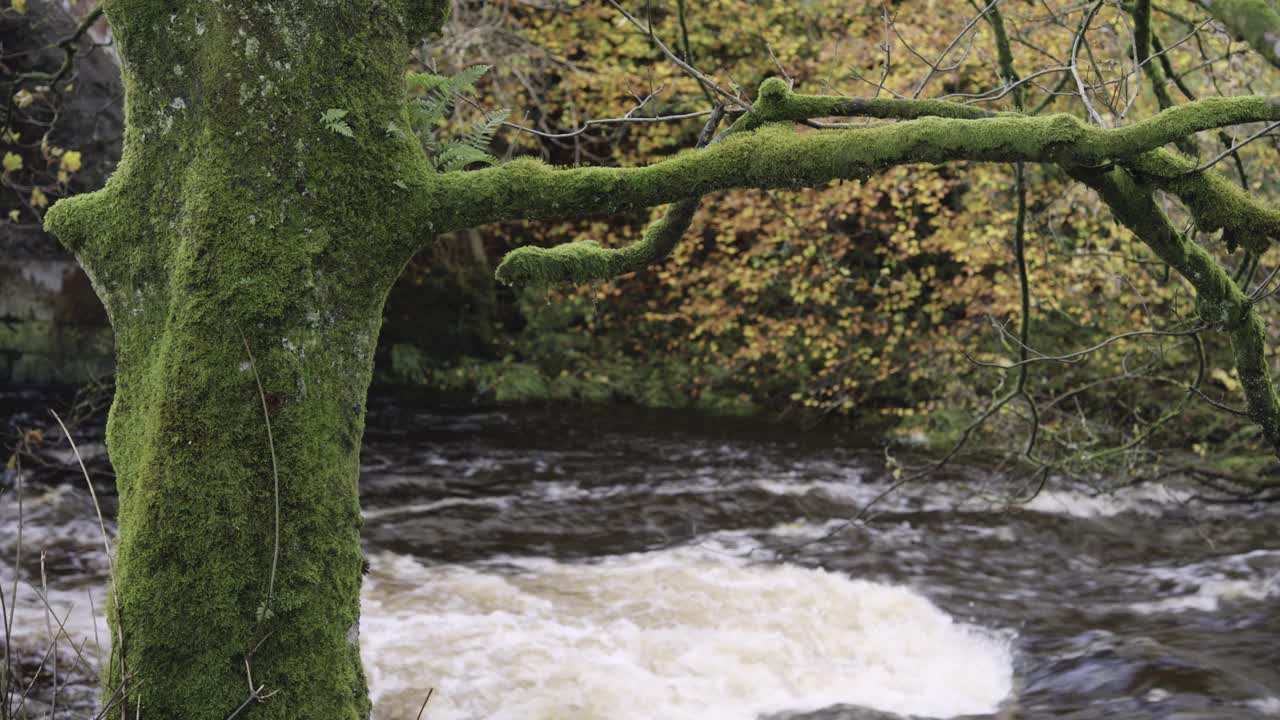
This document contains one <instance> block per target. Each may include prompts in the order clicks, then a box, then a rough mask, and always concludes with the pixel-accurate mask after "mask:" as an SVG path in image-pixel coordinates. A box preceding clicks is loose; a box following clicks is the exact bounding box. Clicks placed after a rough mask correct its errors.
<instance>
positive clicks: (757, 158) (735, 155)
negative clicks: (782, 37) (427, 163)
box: [411, 82, 1280, 232]
mask: <svg viewBox="0 0 1280 720" xmlns="http://www.w3.org/2000/svg"><path fill="white" fill-rule="evenodd" d="M771 94H772V87H771V83H770V82H766V86H765V87H763V88H762V96H763V97H762V100H763V101H764V102H763V104H764V106H765V107H769V105H770V104H771V103H772V104H781V105H782V106H783V107H784V108H791V107H793V104H795V105H804V106H805V107H807V111H812V112H813V113H818V114H822V113H826V111H828V110H831V109H833V108H836V107H845V108H847V107H848V102H849V101H848V99H844V98H841V99H838V102H837V101H836V100H827V99H823V100H822V103H825V105H823V106H822V107H817V106H818V105H819V104H820V103H819V102H818V101H817V100H814V99H813V97H814V96H809V97H806V96H787V95H785V94H784V95H783V96H782V97H781V98H775V99H774V100H769V97H770V95H771ZM884 102H885V103H889V105H884V104H880V105H876V106H874V107H876V108H877V111H880V109H882V108H891V107H892V103H894V102H895V101H891V100H888V101H884ZM841 103H843V105H841ZM758 104H760V103H758ZM903 107H904V108H905V109H904V110H903V112H904V113H908V112H912V108H913V107H914V104H912V105H904V106H903ZM959 107H966V106H959ZM777 112H783V111H782V110H778V111H777ZM787 112H789V111H787ZM827 114H829V113H827ZM887 114H888V113H887V112H886V115H887ZM769 115H770V116H771V117H776V115H773V112H772V111H771V112H770V113H769ZM1274 120H1280V99H1276V98H1270V97H1263V96H1248V97H1239V98H1212V99H1205V100H1199V101H1196V102H1193V103H1187V104H1184V105H1181V106H1178V107H1175V108H1171V109H1169V110H1166V111H1164V112H1162V113H1160V114H1158V115H1156V116H1154V117H1152V118H1150V119H1148V120H1145V121H1143V122H1140V123H1136V124H1134V125H1131V126H1128V127H1124V128H1116V129H1102V128H1097V127H1091V126H1087V125H1085V124H1084V123H1083V122H1081V121H1080V120H1079V119H1077V118H1075V117H1073V116H1071V115H1063V114H1059V115H1050V116H1045V117H1025V116H1019V115H998V116H995V117H986V118H984V119H980V120H961V119H950V118H940V117H936V116H934V117H921V118H919V119H915V120H910V121H905V122H899V123H894V124H891V125H880V126H871V127H865V128H851V129H842V130H832V131H822V132H803V131H796V130H795V129H793V128H792V127H791V126H790V124H787V123H776V122H770V123H766V124H764V125H762V126H761V127H760V128H758V129H756V130H754V131H752V132H744V133H738V134H735V135H734V136H733V137H730V138H727V139H726V140H725V141H724V142H722V143H719V144H718V145H715V146H713V147H708V148H706V149H704V150H699V151H690V152H686V153H682V154H680V155H677V156H676V157H674V158H671V159H669V160H665V161H663V162H659V163H655V164H653V165H649V166H647V167H641V168H574V169H557V168H553V167H550V166H548V165H545V164H543V163H541V162H537V161H533V160H517V161H513V162H510V163H507V164H505V165H502V166H499V167H496V168H492V169H486V170H478V171H474V172H460V173H446V174H444V175H438V176H431V177H423V178H419V179H418V183H419V185H420V189H421V190H422V192H419V193H417V195H416V197H417V207H416V208H414V209H413V210H411V212H413V213H414V214H415V216H417V217H421V218H423V220H424V223H423V224H424V225H425V224H426V223H427V222H430V223H432V229H433V230H434V231H436V232H445V231H450V230H456V229H461V228H465V227H472V226H475V225H482V224H486V223H492V222H500V221H506V220H518V219H533V218H548V217H566V216H580V215H584V214H585V215H592V214H605V213H612V212H620V211H627V210H634V209H639V208H645V207H652V206H654V205H662V204H666V203H670V202H675V201H678V200H682V199H686V198H690V197H695V196H698V195H704V194H706V193H709V192H715V191H718V190H727V189H731V188H794V187H812V186H817V185H822V184H825V183H828V182H831V181H833V180H840V179H861V178H865V177H867V176H869V175H871V174H872V173H875V172H877V171H879V170H882V169H884V168H886V167H890V166H893V165H900V164H909V163H942V162H950V161H957V160H970V161H983V162H1019V161H1023V162H1052V163H1059V164H1062V165H1065V166H1093V165H1101V164H1105V163H1108V162H1112V161H1115V160H1118V159H1125V158H1133V157H1136V156H1139V155H1142V154H1143V153H1147V152H1150V151H1152V150H1155V149H1157V148H1159V147H1161V146H1163V145H1165V144H1167V143H1170V142H1173V141H1175V140H1177V139H1179V138H1182V137H1185V136H1187V135H1189V134H1191V133H1194V132H1197V131H1200V130H1207V129H1212V128H1217V127H1223V126H1226V125H1233V124H1239V123H1247V122H1258V121H1274ZM735 127H736V126H735Z"/></svg>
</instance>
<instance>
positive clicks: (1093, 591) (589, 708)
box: [0, 391, 1280, 720]
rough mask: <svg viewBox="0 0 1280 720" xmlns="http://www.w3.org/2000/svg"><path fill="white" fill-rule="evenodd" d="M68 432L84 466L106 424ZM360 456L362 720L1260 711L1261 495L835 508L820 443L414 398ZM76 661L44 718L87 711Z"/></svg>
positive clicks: (807, 435) (70, 533)
mask: <svg viewBox="0 0 1280 720" xmlns="http://www.w3.org/2000/svg"><path fill="white" fill-rule="evenodd" d="M46 402H48V398H47V397H46V396H45V395H44V394H42V393H40V392H35V391H9V392H5V391H0V418H5V417H8V418H9V419H10V420H9V421H7V422H6V423H5V427H6V428H9V427H10V426H12V425H13V424H14V423H15V422H17V423H20V424H28V425H29V424H31V423H34V422H37V421H39V422H41V423H43V422H44V421H43V420H39V418H41V417H42V415H41V413H42V408H43V407H44V404H45V403H46ZM76 434H77V437H78V438H79V439H80V440H81V442H82V445H83V448H82V449H83V450H84V451H85V452H86V454H87V455H89V456H90V457H91V459H93V460H94V463H93V465H94V467H95V472H96V473H98V474H101V473H102V472H103V470H104V469H105V463H104V462H103V459H102V453H103V450H102V445H101V427H100V426H99V425H97V424H95V423H94V422H93V421H90V422H89V423H87V424H85V425H82V426H81V428H80V429H77V430H76ZM362 464H363V475H362V480H361V488H362V495H363V503H364V508H365V518H366V525H365V531H364V533H365V534H364V537H365V552H366V554H367V555H368V557H369V561H370V571H369V574H368V575H367V576H366V580H365V590H364V610H363V619H362V622H361V644H362V651H363V653H364V656H365V661H366V665H367V671H368V675H369V682H370V687H371V692H372V694H373V698H374V703H375V717H376V718H379V719H380V720H402V719H407V720H412V719H413V718H415V717H416V715H417V712H418V709H419V706H420V705H421V704H422V701H423V698H424V696H425V694H426V692H427V690H428V689H432V690H433V695H432V698H431V701H430V704H429V705H428V708H427V711H426V713H425V714H424V717H425V718H429V720H652V719H653V718H662V719H663V720H757V719H760V720H855V719H857V720H870V719H876V720H884V719H887V718H897V717H923V718H1001V719H1012V718H1072V719H1078V720H1090V719H1095V718H1096V719H1099V720H1101V719H1103V718H1107V719H1110V718H1169V719H1173V718H1177V719H1179V720H1192V719H1207V718H1231V719H1238V720H1250V719H1254V718H1271V717H1280V606H1277V603H1276V598H1277V597H1278V596H1280V533H1278V532H1277V531H1276V529H1275V528H1276V521H1277V519H1278V518H1280V508H1276V507H1251V506H1241V505H1206V504H1203V503H1199V502H1189V501H1188V498H1189V496H1190V492H1191V491H1190V490H1189V489H1188V488H1185V487H1179V486H1169V487H1163V486H1143V487H1138V488H1131V489H1126V490H1121V491H1118V492H1113V493H1101V494H1100V493H1098V492H1097V491H1096V490H1095V489H1094V488H1092V487H1088V486H1069V485H1066V484H1065V483H1064V482H1063V481H1060V480H1054V481H1051V482H1050V483H1049V484H1048V486H1047V487H1046V488H1045V489H1044V490H1043V491H1042V492H1041V493H1040V494H1039V495H1038V496H1037V497H1036V498H1035V499H1034V500H1032V501H1030V502H1028V503H1010V502H1008V500H1009V498H1010V497H1011V493H1014V492H1015V490H1016V489H1015V488H1012V487H1010V482H1009V481H1008V480H1007V479H1005V478H1004V477H1003V476H1001V475H1000V474H998V473H994V472H990V471H985V470H981V469H978V468H973V467H958V468H950V469H947V470H945V471H943V472H942V473H940V474H939V475H937V476H936V477H934V478H932V479H930V480H929V481H927V482H918V483H915V484H912V485H909V486H907V487H904V488H902V489H901V490H899V491H896V492H894V493H892V494H890V495H889V496H888V497H887V498H885V499H883V500H882V501H880V502H879V503H878V504H877V505H876V506H875V510H874V512H873V513H872V514H871V516H870V517H869V518H868V519H867V520H865V521H859V522H850V520H849V519H850V518H852V517H853V516H855V515H857V514H858V512H859V511H860V510H861V509H862V507H863V506H864V505H866V504H867V503H868V502H869V501H871V500H872V499H874V498H876V497H877V496H878V495H879V494H880V493H881V492H882V491H883V490H885V489H886V488H887V487H888V486H889V484H890V483H891V477H890V476H889V473H888V472H886V470H885V469H884V463H883V461H882V457H881V456H880V455H879V454H877V453H875V452H874V451H869V450H861V449H856V448H851V447H848V446H847V444H846V443H844V442H842V441H841V440H840V439H839V438H838V437H836V436H833V435H828V434H824V433H820V432H802V431H800V430H798V429H788V428H787V427H785V426H780V425H775V424H767V423H759V422H749V421H736V420H735V421H729V420H719V419H712V418H707V417H705V416H690V415H687V414H682V413H669V412H651V411H643V410H639V409H633V408H625V407H610V408H578V407H567V406H559V407H549V408H517V409H501V410H494V409H484V408H477V407H473V406H467V405H458V406H453V407H450V406H447V405H443V404H441V403H440V402H438V401H436V400H433V399H430V398H427V397H426V396H419V395H416V394H413V393H405V392H394V393H392V392H382V393H375V394H374V396H373V397H372V398H371V400H370V410H369V421H368V429H367V433H366V441H365V449H364V454H363V461H362ZM13 478H14V475H13V473H9V474H8V475H7V476H6V490H5V492H4V494H3V495H2V496H0V558H3V560H2V561H0V582H3V583H4V586H5V587H6V592H7V588H8V586H9V583H10V582H12V578H13V571H14V568H13V562H12V561H13V548H14V542H15V540H16V526H17V522H16V520H17V507H16V502H15V498H16V494H15V493H13V492H11V490H12V488H9V487H7V486H8V485H11V484H12V483H13ZM27 484H28V487H27V490H26V492H25V493H24V523H25V527H24V531H23V532H24V545H25V547H26V548H27V549H26V553H27V555H26V560H25V561H24V562H23V563H22V568H23V577H24V579H28V578H34V579H35V582H36V583H37V584H39V577H40V575H39V573H40V562H39V560H40V558H39V555H38V554H37V553H38V552H39V551H43V552H44V568H45V575H46V583H47V586H48V588H49V597H50V603H51V605H52V606H53V607H54V610H55V612H57V613H58V615H59V617H61V616H62V615H63V614H64V613H66V616H67V620H66V626H67V628H68V630H69V632H70V633H71V634H72V635H73V636H76V637H79V638H82V639H83V641H84V642H85V648H84V650H83V651H82V653H81V654H83V655H84V656H85V657H86V659H87V662H89V663H90V664H91V663H93V662H94V660H93V658H94V657H99V656H101V653H103V652H104V651H105V649H104V648H102V647H101V645H102V644H103V642H104V641H105V637H106V635H105V627H104V626H103V624H102V620H101V618H100V617H95V612H94V610H95V609H96V610H97V612H98V613H100V612H101V607H102V598H103V593H104V588H105V583H106V577H107V566H106V561H105V558H104V552H103V548H102V541H101V536H100V533H99V531H98V528H97V521H96V519H95V517H94V513H93V507H92V503H91V502H90V501H89V499H88V493H87V491H86V490H85V488H84V483H83V480H77V479H76V477H75V476H74V475H73V474H72V473H69V472H67V471H66V470H65V469H59V468H53V469H50V468H44V469H39V468H37V469H35V470H33V471H32V472H31V473H29V474H28V477H27ZM98 486H99V488H100V489H101V490H103V491H106V490H108V489H109V486H110V482H109V478H106V477H101V478H100V481H99V485H98ZM112 503H113V501H112V498H111V497H110V496H109V494H108V496H107V497H106V498H105V500H104V506H105V507H106V509H107V511H108V513H110V511H111V509H112ZM108 530H109V531H110V528H108ZM90 596H92V598H93V599H92V602H91V601H90ZM18 606H19V612H18V616H19V617H18V621H17V622H16V623H15V624H16V630H15V636H14V644H15V646H18V648H19V654H22V655H23V656H24V657H26V658H28V663H29V662H30V660H29V659H30V658H31V657H32V656H38V655H39V654H40V653H42V652H43V648H44V647H45V642H46V639H47V637H48V628H47V623H46V613H45V612H44V610H43V606H42V605H41V604H40V601H39V600H38V598H37V597H36V595H35V593H34V592H33V591H31V589H30V588H23V589H22V590H20V592H19V603H18ZM95 636H96V637H95ZM57 658H58V662H59V663H60V666H61V667H62V668H63V670H62V672H63V673H64V675H65V674H66V672H67V669H68V668H70V667H72V666H74V665H76V664H77V657H76V655H75V653H74V650H72V649H70V648H66V647H63V648H60V649H59V653H58V654H57ZM83 664H84V663H80V665H81V667H76V668H75V673H73V674H72V675H71V678H72V679H71V682H70V684H69V686H68V687H67V688H66V689H65V690H63V691H61V693H60V697H59V701H58V702H59V707H60V708H65V709H64V710H62V711H60V713H59V715H58V717H68V718H72V717H85V716H88V715H89V714H90V712H91V711H90V707H91V705H92V703H93V692H92V690H91V685H92V678H93V676H94V674H95V671H94V670H92V669H86V668H85V667H83ZM38 695H40V693H39V692H38V691H37V692H35V693H33V697H36V696H38ZM45 695H46V696H47V695H48V693H47V692H46V693H45ZM37 699H39V698H37ZM43 700H44V701H46V702H47V701H48V700H50V698H49V697H43ZM77 713H79V714H77Z"/></svg>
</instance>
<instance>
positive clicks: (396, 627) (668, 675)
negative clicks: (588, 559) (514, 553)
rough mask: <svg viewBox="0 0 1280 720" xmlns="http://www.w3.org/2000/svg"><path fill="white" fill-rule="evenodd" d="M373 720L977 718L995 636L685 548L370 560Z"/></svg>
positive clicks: (904, 604) (1004, 655) (905, 604)
mask: <svg viewBox="0 0 1280 720" xmlns="http://www.w3.org/2000/svg"><path fill="white" fill-rule="evenodd" d="M371 560H372V568H371V573H370V575H369V576H368V578H366V584H365V596H364V618H363V620H362V623H361V629H362V637H361V643H362V648H363V654H364V658H365V663H366V670H367V672H368V674H369V682H370V687H371V690H372V693H373V697H374V703H375V704H374V707H375V712H374V714H375V717H376V718H378V720H400V719H401V718H413V717H415V716H416V714H417V711H418V708H419V706H420V705H421V703H422V699H423V696H424V695H425V693H426V692H427V689H428V688H434V689H435V693H434V695H433V696H432V699H431V705H430V707H429V708H428V714H429V716H430V717H431V718H432V720H482V719H483V720H652V719H653V718H663V720H755V718H757V717H758V716H759V715H761V714H767V713H774V712H783V711H810V710H816V709H820V708H823V707H828V706H831V705H836V704H841V703H847V704H855V705H863V706H869V707H872V708H876V709H878V710H882V711H887V712H894V713H900V714H903V715H918V716H930V717H950V716H955V715H964V714H971V713H989V712H993V711H994V710H995V709H996V708H997V706H998V705H999V704H1000V702H1001V701H1002V700H1003V699H1004V698H1005V697H1006V696H1007V695H1008V694H1009V692H1010V689H1011V687H1012V654H1011V649H1010V642H1009V640H1008V638H1007V637H1003V636H1001V635H1000V634H998V633H993V632H990V631H987V630H983V629H980V628H976V627H972V626H967V625H964V624H961V623H957V622H955V621H953V620H952V619H951V617H949V616H948V615H947V614H946V613H944V612H943V611H942V610H940V609H938V608H937V607H936V606H934V605H933V604H932V603H930V602H929V601H928V600H927V599H926V598H924V597H923V596H921V595H919V594H918V593H916V592H913V591H912V590H910V589H907V588H904V587H896V586H890V585H883V584H877V583H871V582H865V581H860V580H853V579H850V578H848V577H846V576H843V575H840V574H837V573H828V572H824V571H822V570H815V569H806V568H800V567H796V566H789V565H766V564H751V563H749V562H747V561H746V560H744V559H742V558H740V557H733V556H731V555H726V554H720V553H714V552H708V551H707V550H706V549H703V548H698V547H686V548H680V549H675V550H664V551H658V552H652V553H643V554H635V555H622V556H614V557H610V558H607V559H604V560H601V561H598V562H593V563H588V564H570V563H561V562H557V561H555V560H551V559H532V560H511V561H509V562H508V563H507V564H505V565H492V566H471V567H466V566H457V565H445V566H434V567H427V566H424V565H422V564H420V563H418V562H417V561H416V560H414V559H412V558H410V557H407V556H403V555H395V554H389V553H387V554H382V555H379V556H376V557H374V558H372V559H371Z"/></svg>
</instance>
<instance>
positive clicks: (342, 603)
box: [47, 0, 445, 720]
mask: <svg viewBox="0 0 1280 720" xmlns="http://www.w3.org/2000/svg"><path fill="white" fill-rule="evenodd" d="M444 5H445V3H443V2H441V1H440V0H430V1H419V2H410V1H409V0H404V1H403V2H391V3H387V2H380V1H375V0H355V1H354V2H343V3H321V4H314V5H307V6H299V5H296V4H290V5H279V4H268V3H250V2H229V3H228V2H221V1H218V2H215V1H214V0H196V1H193V2H189V3H183V4H181V7H177V6H174V5H173V4H172V3H165V2H159V0H109V2H108V4H107V13H108V15H109V16H110V19H111V21H112V25H113V28H114V29H115V30H116V32H117V41H118V44H119V48H120V51H121V53H122V54H123V56H124V71H125V85H126V112H127V117H128V123H129V126H128V128H127V130H126V139H125V150H124V157H123V159H122V161H121V164H120V167H119V170H118V171H117V173H116V174H115V175H114V176H113V177H112V178H111V180H110V181H109V183H108V185H107V187H106V188H105V189H104V190H103V191H101V192H99V193H95V194H93V195H88V196H80V197H76V198H73V199H71V200H69V201H63V202H59V203H58V204H57V205H56V206H55V207H54V208H52V209H51V211H50V213H49V214H48V217H47V222H48V226H49V228H50V229H51V230H52V231H53V232H54V233H56V234H57V235H58V237H59V238H60V239H62V240H63V241H64V242H65V243H66V244H67V245H68V247H70V248H71V249H72V250H73V251H75V252H76V253H77V255H78V256H79V257H80V259H81V261H82V263H83V265H84V266H85V267H86V269H87V271H88V272H89V274H90V276H91V277H92V279H93V281H94V285H95V288H96V289H97V290H98V292H99V294H100V295H101V296H102V298H103V300H104V303H105V305H106V306H107V309H108V312H109V315H110V317H111V319H112V323H113V326H114V329H115V333H116V354H117V393H116V398H115V402H114V404H113V407H112V411H111V415H110V419H109V422H108V430H107V443H108V448H109V451H110V454H111V459H112V463H113V465H114V467H115V469H116V472H117V483H118V486H119V490H120V526H119V527H120V540H119V551H118V556H117V560H116V577H115V581H116V583H117V585H118V587H119V598H118V599H119V602H118V604H117V603H116V602H115V601H114V600H113V602H112V609H111V610H110V611H109V612H108V618H109V620H110V622H111V625H112V634H113V638H114V640H115V643H114V646H115V647H116V648H117V649H118V650H122V651H123V655H124V668H123V671H122V667H121V664H120V660H119V656H118V655H116V656H114V657H113V661H112V667H111V668H110V672H109V679H108V689H107V691H106V692H107V694H108V695H110V694H111V693H113V692H114V691H115V688H117V687H120V686H121V685H122V684H127V685H128V691H129V702H128V703H127V705H128V706H129V707H133V705H134V703H135V702H136V700H137V699H138V698H139V697H140V698H141V699H142V704H143V707H144V715H146V716H155V717H166V718H168V717H173V718H177V717H181V718H192V719H195V720H203V719H205V718H208V719H210V720H222V719H223V718H226V717H227V716H228V715H229V714H231V712H232V711H233V710H235V708H236V707H237V706H239V705H240V703H241V702H243V701H244V699H245V697H246V693H247V690H246V688H247V683H246V678H245V669H244V659H245V657H246V655H248V654H249V653H250V651H251V650H254V648H255V647H256V648H257V649H256V651H254V652H253V657H252V665H253V675H254V680H255V682H257V683H260V684H263V685H265V691H266V692H271V691H279V692H278V694H276V695H275V696H273V697H272V698H271V699H270V700H269V701H267V702H265V703H262V704H260V705H256V706H255V707H253V708H252V709H251V710H250V712H251V713H252V715H253V717H261V718H317V717H323V718H334V719H343V718H346V719H351V720H365V719H366V718H367V717H368V715H369V701H368V695H367V689H366V686H365V678H364V673H363V671H362V669H361V666H360V657H359V647H358V643H356V642H355V632H356V629H357V628H358V619H359V610H360V567H361V558H360V546H359V528H360V522H361V520H360V509H359V497H358V487H357V480H358V475H359V448H360V440H361V435H362V433H363V426H364V402H365V393H366V389H367V387H368V383H369V380H370V377H371V373H372V358H373V348H374V342H375V339H376V337H377V335H378V330H379V324H380V322H381V308H382V302H383V299H384V297H385V295H386V292H387V290H388V289H389V287H390V286H391V283H392V281H393V280H394V278H395V277H396V275H397V274H398V273H399V271H400V269H401V268H402V267H403V265H404V263H405V261H406V260H407V259H408V257H409V251H410V249H411V248H413V247H415V246H420V244H421V242H422V237H421V235H420V232H421V230H420V228H419V227H418V226H416V225H412V224H411V223H410V221H409V219H407V218H404V217H402V216H399V215H397V214H395V213H388V212H386V207H387V205H388V203H389V202H392V201H393V199H394V197H395V196H396V194H397V193H401V192H403V191H402V190H400V189H399V188H398V187H397V186H395V185H394V184H393V181H395V180H396V179H397V178H398V177H401V176H405V177H411V176H416V175H418V174H419V173H425V172H426V163H425V158H423V157H422V153H421V150H420V148H418V147H417V145H416V144H415V143H412V142H410V141H409V140H407V139H403V138H399V137H396V136H392V135H388V134H387V133H385V132H384V130H383V129H384V128H385V127H386V125H387V123H388V122H390V121H393V120H400V119H401V117H402V113H403V72H404V59H405V57H406V54H407V51H408V48H409V40H408V39H407V38H408V37H409V36H411V35H412V34H414V33H415V32H418V31H421V30H422V29H425V28H427V27H437V26H438V24H439V21H440V18H441V13H442V12H443V8H444ZM415 39H416V38H415ZM332 108H341V109H343V110H346V111H347V112H348V115H347V119H348V120H349V122H350V124H351V126H352V128H353V136H352V137H350V138H346V137H341V136H338V135H335V134H334V133H332V132H329V131H328V130H326V129H325V128H324V127H323V125H322V124H321V123H320V122H319V117H320V115H321V114H322V113H323V112H324V111H326V110H328V109H332ZM246 343H247V345H248V346H249V348H251V350H252V352H253V355H254V357H255V361H256V370H257V375H258V376H260V377H261V381H262V384H263V386H264V393H265V400H266V405H267V408H268V412H269V413H270V423H271V427H272V431H273V436H274V444H273V445H274V451H275V456H276V459H277V461H278V483H279V493H278V498H279V503H280V507H281V521H280V524H279V528H278V530H279V537H280V544H279V549H278V550H279V551H278V566H277V570H276V575H275V577H274V579H272V578H271V574H270V573H271V567H272V564H273V557H275V556H276V552H275V540H274V539H275V536H276V530H277V528H276V524H275V520H274V507H275V503H276V499H277V493H276V481H277V477H276V475H275V474H274V473H273V472H272V461H271V456H272V447H269V445H268V442H267V436H266V432H265V427H266V426H265V420H264V417H263V407H262V404H263V401H262V399H261V398H260V397H259V393H258V389H257V382H256V380H255V377H254V372H253V371H252V369H251V368H250V365H249V361H248V354H247V352H246V349H245V345H246ZM260 608H262V609H264V610H269V612H264V613H261V614H260V613H259V609H260ZM259 643H261V645H260V646H259ZM126 674H127V677H128V682H127V683H124V680H123V678H124V677H125V676H126Z"/></svg>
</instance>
